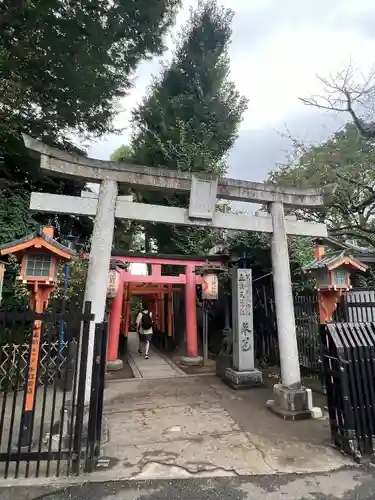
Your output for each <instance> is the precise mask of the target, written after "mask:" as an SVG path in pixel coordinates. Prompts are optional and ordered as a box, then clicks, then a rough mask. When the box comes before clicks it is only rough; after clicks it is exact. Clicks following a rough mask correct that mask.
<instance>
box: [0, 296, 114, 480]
mask: <svg viewBox="0 0 375 500" xmlns="http://www.w3.org/2000/svg"><path fill="white" fill-rule="evenodd" d="M92 321H94V315H93V314H92V313H91V303H89V302H87V303H86V304H85V307H84V310H83V312H82V311H74V312H69V311H68V312H58V311H57V310H55V309H52V310H48V311H47V312H45V313H41V314H38V313H34V312H32V311H22V312H14V311H12V312H7V311H0V474H2V475H3V476H4V477H5V478H7V477H11V476H13V477H15V478H17V477H22V476H23V477H30V476H36V477H38V476H40V475H44V476H51V475H56V476H59V475H70V474H76V475H78V474H79V473H80V471H81V470H82V469H83V470H85V471H87V472H89V471H91V470H92V469H93V466H94V463H95V460H96V457H98V455H99V453H100V436H101V421H102V410H103V408H102V404H103V390H104V373H105V359H106V344H107V325H106V323H102V324H97V325H96V335H95V344H94V358H93V372H92V384H91V399H90V403H89V406H88V407H85V403H84V394H85V383H86V371H87V351H88V342H89V329H90V323H91V322H92ZM80 351H81V355H79V352H80Z"/></svg>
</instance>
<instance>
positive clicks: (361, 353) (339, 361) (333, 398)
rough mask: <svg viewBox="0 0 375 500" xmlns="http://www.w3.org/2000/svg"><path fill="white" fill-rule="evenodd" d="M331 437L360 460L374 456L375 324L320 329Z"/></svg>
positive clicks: (327, 326)
mask: <svg viewBox="0 0 375 500" xmlns="http://www.w3.org/2000/svg"><path fill="white" fill-rule="evenodd" d="M321 345H322V358H323V372H324V381H325V386H326V389H327V399H328V411H329V419H330V425H331V434H332V440H333V442H334V443H335V444H336V446H338V447H339V448H340V449H341V450H342V451H344V452H346V453H349V454H350V455H352V457H353V458H354V459H355V460H356V461H357V462H360V460H361V458H362V456H363V455H366V454H370V455H371V456H372V459H374V458H375V323H330V324H328V325H323V326H322V330H321Z"/></svg>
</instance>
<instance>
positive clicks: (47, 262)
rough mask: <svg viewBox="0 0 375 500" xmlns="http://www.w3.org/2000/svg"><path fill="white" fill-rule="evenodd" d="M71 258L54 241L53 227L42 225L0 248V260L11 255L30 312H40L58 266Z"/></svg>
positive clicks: (64, 247)
mask: <svg viewBox="0 0 375 500" xmlns="http://www.w3.org/2000/svg"><path fill="white" fill-rule="evenodd" d="M74 254H75V252H73V251H72V250H70V249H69V248H68V247H66V246H64V245H62V244H61V243H59V242H58V241H57V240H55V239H54V227H53V226H52V225H46V226H44V227H42V228H41V229H40V230H39V231H36V232H35V233H32V234H30V235H28V236H26V237H25V238H21V239H19V240H15V241H11V242H9V243H6V244H4V245H1V246H0V256H7V255H14V256H15V258H16V259H17V260H18V262H19V263H20V265H21V270H20V275H19V276H18V277H17V279H18V280H20V281H22V283H24V284H25V285H26V287H27V289H28V290H29V292H30V308H31V309H33V310H35V311H36V312H43V311H44V310H45V308H46V307H47V305H48V300H49V296H50V294H51V293H52V292H53V290H54V289H55V288H56V285H57V270H58V264H59V262H61V261H62V262H67V261H69V260H70V259H71V258H72V256H73V255H74Z"/></svg>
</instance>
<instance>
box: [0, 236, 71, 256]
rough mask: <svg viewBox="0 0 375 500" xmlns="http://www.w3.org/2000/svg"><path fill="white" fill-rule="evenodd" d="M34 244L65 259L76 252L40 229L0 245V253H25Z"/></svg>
mask: <svg viewBox="0 0 375 500" xmlns="http://www.w3.org/2000/svg"><path fill="white" fill-rule="evenodd" d="M36 246H37V247H43V248H44V249H45V250H47V251H49V252H50V253H53V254H55V255H58V256H59V257H60V258H62V259H65V260H69V259H71V258H72V257H73V256H74V255H75V254H76V253H75V252H74V251H73V250H71V249H70V248H68V247H66V246H65V245H62V244H61V243H59V242H58V241H56V240H55V239H54V238H51V237H50V236H48V235H46V234H45V233H44V232H43V229H40V230H39V231H36V232H34V233H32V234H29V235H28V236H25V237H24V238H20V239H18V240H14V241H10V242H9V243H5V244H4V245H0V255H9V254H17V253H21V252H22V253H25V252H26V251H27V250H28V249H29V248H32V247H36Z"/></svg>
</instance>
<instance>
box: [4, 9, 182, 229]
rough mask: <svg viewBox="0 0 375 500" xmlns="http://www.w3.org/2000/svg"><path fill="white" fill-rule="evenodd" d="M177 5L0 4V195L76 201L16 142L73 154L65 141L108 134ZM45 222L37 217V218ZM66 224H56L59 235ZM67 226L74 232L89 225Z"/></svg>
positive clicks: (73, 186)
mask: <svg viewBox="0 0 375 500" xmlns="http://www.w3.org/2000/svg"><path fill="white" fill-rule="evenodd" d="M180 3H181V1H180V0H139V1H137V2H128V1H125V0H114V1H109V0H84V1H81V2H73V1H70V0H66V1H65V0H64V1H62V0H40V1H38V2H13V1H10V0H4V1H3V2H1V3H0V189H3V190H4V189H6V190H9V191H11V192H12V193H14V192H17V191H18V194H19V195H20V196H22V197H24V200H25V205H28V198H27V195H28V193H29V192H30V191H32V190H34V191H40V190H43V191H47V192H51V193H60V194H61V193H62V194H72V195H77V194H78V193H79V192H80V190H81V188H82V185H81V184H80V183H77V182H72V181H68V180H63V181H62V180H55V179H54V180H52V179H51V178H49V177H47V176H46V175H44V174H43V173H42V172H41V171H40V169H39V160H38V159H37V158H34V157H33V156H32V155H30V154H28V152H27V151H26V150H25V148H24V146H23V143H22V140H21V138H20V133H21V132H26V133H28V134H30V135H32V136H34V137H36V138H40V139H43V140H44V141H45V142H47V143H50V144H58V145H59V147H62V148H65V149H69V150H73V151H74V150H75V149H76V148H74V147H73V146H72V144H71V142H70V140H69V137H71V134H72V133H74V134H97V135H99V134H102V133H104V132H108V131H111V130H112V129H113V126H112V119H113V117H114V115H115V114H116V102H117V100H118V99H119V98H120V97H121V96H123V95H124V94H125V93H126V91H127V90H128V89H129V88H130V85H131V81H130V77H131V75H132V73H133V71H134V70H135V69H136V67H137V65H138V63H139V62H140V61H141V60H143V59H145V58H148V57H150V56H151V55H153V54H159V53H161V51H162V50H163V35H164V34H165V33H166V31H167V29H168V28H169V27H170V26H171V24H172V22H173V19H174V16H175V13H176V9H177V8H178V6H179V5H180ZM38 219H40V221H41V222H43V219H45V218H43V217H38ZM67 220H68V218H61V220H60V225H61V228H62V230H64V229H66V228H64V225H65V222H67ZM69 220H70V223H69V224H70V227H69V228H68V229H69V230H70V229H73V231H77V232H81V233H82V232H83V233H86V234H87V236H88V235H89V234H90V232H91V224H90V223H87V222H86V223H84V222H83V221H81V220H79V219H74V221H72V220H71V219H69Z"/></svg>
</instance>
